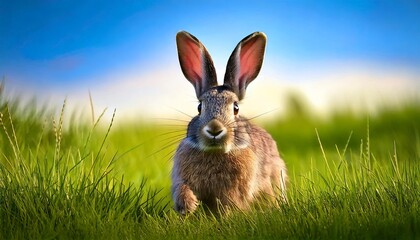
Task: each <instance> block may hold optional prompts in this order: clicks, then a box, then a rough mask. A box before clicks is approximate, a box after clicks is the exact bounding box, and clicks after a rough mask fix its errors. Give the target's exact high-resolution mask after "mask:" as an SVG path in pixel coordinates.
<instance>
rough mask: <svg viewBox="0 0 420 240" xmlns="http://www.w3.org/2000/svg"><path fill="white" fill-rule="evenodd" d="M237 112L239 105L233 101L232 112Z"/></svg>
mask: <svg viewBox="0 0 420 240" xmlns="http://www.w3.org/2000/svg"><path fill="white" fill-rule="evenodd" d="M238 112H239V106H238V103H237V102H234V103H233V114H235V115H237V114H238Z"/></svg>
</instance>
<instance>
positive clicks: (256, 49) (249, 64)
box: [239, 38, 264, 80]
mask: <svg viewBox="0 0 420 240" xmlns="http://www.w3.org/2000/svg"><path fill="white" fill-rule="evenodd" d="M263 44H264V42H263V41H259V39H258V38H255V39H251V40H250V41H248V42H247V43H246V44H243V45H242V46H241V53H240V56H239V59H240V72H239V76H240V77H239V79H249V78H253V77H254V76H255V75H256V74H257V73H258V71H259V69H260V67H261V66H260V65H261V56H262V54H263V52H262V51H264V46H263ZM251 80H252V79H251Z"/></svg>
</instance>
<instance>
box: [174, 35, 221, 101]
mask: <svg viewBox="0 0 420 240" xmlns="http://www.w3.org/2000/svg"><path fill="white" fill-rule="evenodd" d="M176 45H177V48H178V58H179V63H180V64H181V69H182V72H183V73H184V76H185V77H186V78H187V79H188V81H190V82H191V83H192V85H193V86H194V88H195V93H196V94H197V98H199V97H200V96H201V94H203V93H204V92H205V91H207V90H208V89H209V88H211V87H214V86H217V77H216V70H215V69H214V65H213V60H212V59H211V57H210V54H209V53H208V52H207V50H206V48H205V47H204V45H203V44H202V43H201V42H200V41H199V40H198V39H197V38H196V37H194V36H193V35H191V34H189V33H187V32H185V31H182V32H179V33H178V34H177V35H176Z"/></svg>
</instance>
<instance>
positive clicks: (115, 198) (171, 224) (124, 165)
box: [0, 93, 420, 239]
mask: <svg viewBox="0 0 420 240" xmlns="http://www.w3.org/2000/svg"><path fill="white" fill-rule="evenodd" d="M291 106H292V107H293V106H294V105H293V104H291ZM294 107H296V106H294ZM302 109H304V108H301V110H299V111H290V114H289V115H288V117H287V118H283V119H277V120H275V121H272V122H269V123H266V124H265V127H266V128H267V129H268V130H269V132H270V133H272V135H273V136H274V138H275V139H276V140H277V142H278V145H279V148H280V151H281V154H282V156H283V157H284V159H285V161H286V164H287V166H288V168H289V175H290V183H289V186H288V187H289V189H288V199H289V203H288V204H285V205H282V206H281V207H280V208H278V209H270V208H266V207H255V209H252V210H251V211H247V212H233V213H231V214H229V215H227V216H222V217H215V216H209V215H206V214H204V211H198V212H197V213H195V214H193V215H190V216H187V217H180V216H178V215H177V214H176V213H175V212H174V211H173V210H172V209H171V207H172V203H171V201H170V197H169V186H170V179H169V175H170V169H171V164H172V161H171V156H172V153H173V151H174V149H175V148H176V145H177V144H176V143H177V141H179V140H180V139H181V138H182V136H183V134H184V126H185V124H186V123H185V122H182V121H175V120H166V121H165V122H164V123H159V124H151V123H141V122H140V123H127V124H125V125H118V126H113V122H112V121H111V122H109V123H108V125H106V124H104V122H103V120H101V119H100V117H99V119H96V120H95V121H94V122H83V121H75V120H74V119H79V118H80V117H79V116H78V115H77V114H74V115H73V116H67V114H69V113H67V112H66V111H65V107H63V109H62V110H61V111H58V112H56V111H52V110H50V109H48V108H42V109H39V108H37V107H36V106H35V104H22V103H19V100H18V99H6V98H5V97H4V96H3V95H2V93H0V112H1V118H0V151H1V155H0V239H28V238H31V239H50V238H81V239H103V238H106V239H109V238H111V239H126V238H128V239H133V238H136V239H138V238H141V239H221V238H222V239H223V238H228V239H250V238H261V239H281V238H293V239H338V238H344V239H349V238H351V239H416V238H420V217H419V216H420V206H419V202H420V201H419V199H420V139H419V128H420V121H419V119H420V102H419V101H412V102H409V103H407V104H405V105H401V106H399V107H396V108H387V107H383V108H381V109H380V110H379V111H378V112H377V113H376V114H375V115H373V116H368V115H361V114H354V113H352V112H351V111H348V110H343V111H341V112H336V113H334V114H332V116H331V117H329V118H327V119H322V118H317V117H315V116H313V115H311V114H309V113H307V112H305V111H304V110H302ZM70 114H71V113H70ZM101 123H102V124H101ZM173 125H175V126H173Z"/></svg>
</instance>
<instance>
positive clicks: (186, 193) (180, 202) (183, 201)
mask: <svg viewBox="0 0 420 240" xmlns="http://www.w3.org/2000/svg"><path fill="white" fill-rule="evenodd" d="M197 205H198V200H197V197H196V196H195V195H194V193H193V191H192V190H191V189H190V188H189V187H188V186H187V185H185V184H182V185H181V186H180V187H179V192H178V194H177V196H176V199H175V210H176V211H177V212H179V213H180V214H182V215H185V214H188V213H192V212H194V211H195V209H196V208H197Z"/></svg>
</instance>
